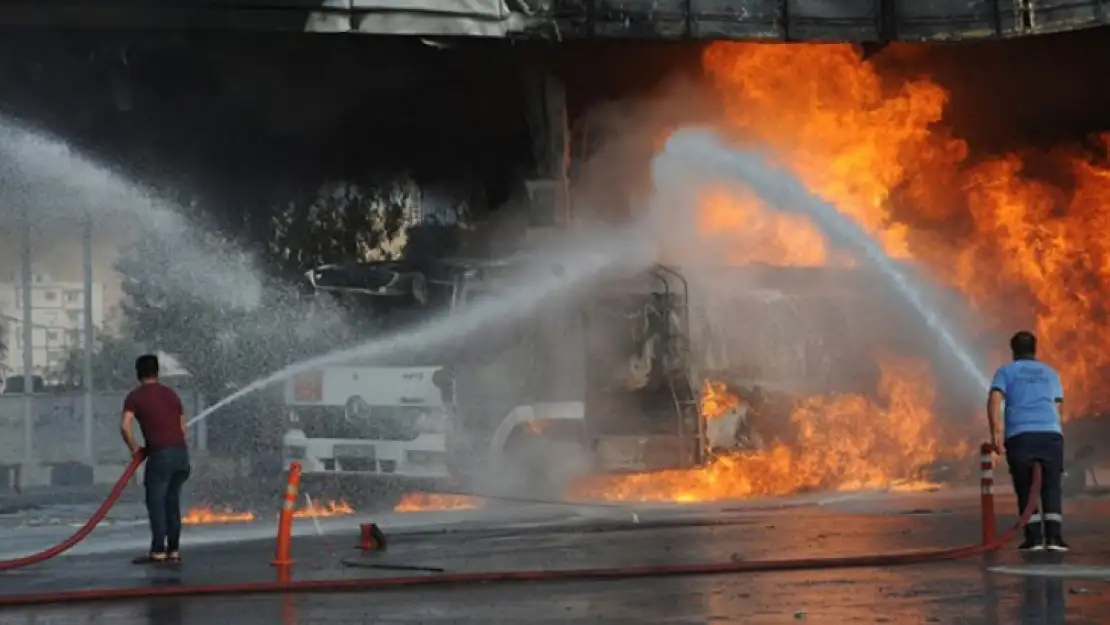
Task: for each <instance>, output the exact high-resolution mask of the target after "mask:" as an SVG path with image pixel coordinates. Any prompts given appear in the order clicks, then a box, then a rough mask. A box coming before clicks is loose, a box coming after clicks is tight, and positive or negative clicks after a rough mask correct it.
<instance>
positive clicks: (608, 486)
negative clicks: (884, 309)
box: [568, 354, 941, 503]
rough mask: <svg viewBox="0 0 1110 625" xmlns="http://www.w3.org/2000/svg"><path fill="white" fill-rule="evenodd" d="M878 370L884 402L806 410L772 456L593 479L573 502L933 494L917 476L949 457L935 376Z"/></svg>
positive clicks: (924, 369)
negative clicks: (940, 430)
mask: <svg viewBox="0 0 1110 625" xmlns="http://www.w3.org/2000/svg"><path fill="white" fill-rule="evenodd" d="M879 362H880V366H881V370H882V375H881V378H880V380H879V383H878V389H877V393H876V395H877V397H878V401H875V402H873V401H871V400H870V399H868V398H867V397H864V396H862V395H833V396H829V397H810V398H807V399H805V400H802V401H801V402H799V404H798V405H797V406H796V407H795V408H794V410H793V411H792V413H791V414H790V419H789V421H790V426H791V430H792V438H791V440H777V441H774V442H773V443H772V444H771V445H770V446H769V449H768V450H766V451H760V452H735V453H732V454H730V455H724V456H718V457H717V458H716V459H715V460H714V461H713V462H712V463H710V464H709V465H708V466H706V467H703V468H697V469H682V470H671V471H661V472H652V473H641V474H632V475H627V474H626V475H594V476H588V477H586V478H583V479H582V480H580V481H579V482H577V483H576V484H574V485H573V486H572V487H571V488H570V490H569V492H568V495H569V497H570V498H571V499H576V500H585V499H593V500H615V501H673V502H687V503H688V502H700V501H714V500H725V499H740V498H749V497H768V496H776V495H786V494H790V493H795V492H798V491H802V490H807V489H822V490H858V489H880V488H890V489H894V490H899V489H901V490H905V489H914V488H918V489H922V490H924V489H927V488H928V487H929V485H928V484H927V483H923V482H920V481H919V480H917V477H918V476H917V471H918V470H919V469H920V467H921V466H923V465H925V464H927V463H929V462H931V461H932V460H934V459H935V458H936V457H937V455H938V454H939V453H940V451H941V442H940V441H939V440H938V438H937V436H936V432H937V428H936V427H935V423H934V419H933V414H932V412H931V408H930V407H931V406H932V405H933V399H934V397H933V395H934V389H933V383H932V376H931V373H930V370H929V366H928V364H927V363H924V362H922V361H918V360H913V359H907V358H904V357H900V356H896V355H893V354H884V355H881V356H880V359H879ZM714 389H715V393H716V392H717V391H719V390H721V389H720V388H718V387H714ZM733 400H734V401H739V398H735V397H734V398H733Z"/></svg>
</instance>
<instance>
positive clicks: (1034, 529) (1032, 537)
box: [1018, 521, 1044, 551]
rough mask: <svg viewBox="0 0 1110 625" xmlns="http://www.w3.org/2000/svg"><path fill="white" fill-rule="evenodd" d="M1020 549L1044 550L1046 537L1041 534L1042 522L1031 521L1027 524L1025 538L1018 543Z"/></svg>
mask: <svg viewBox="0 0 1110 625" xmlns="http://www.w3.org/2000/svg"><path fill="white" fill-rule="evenodd" d="M1018 550H1019V551H1044V537H1043V536H1042V535H1041V523H1040V521H1037V522H1035V523H1029V524H1028V525H1026V526H1025V540H1024V541H1022V543H1021V544H1020V545H1018Z"/></svg>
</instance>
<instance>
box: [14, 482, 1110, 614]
mask: <svg viewBox="0 0 1110 625" xmlns="http://www.w3.org/2000/svg"><path fill="white" fill-rule="evenodd" d="M1105 505H1106V504H1105V503H1103V502H1089V503H1081V502H1079V503H1073V504H1072V505H1070V506H1069V515H1070V516H1069V531H1070V539H1071V541H1072V543H1073V545H1074V546H1075V547H1076V548H1077V549H1076V551H1075V552H1073V553H1071V554H1068V555H1067V556H1065V557H1060V556H1055V557H1054V556H1051V555H1048V554H1040V555H1038V556H1036V557H1034V558H1027V559H1024V560H1023V559H1022V558H1020V557H1018V554H1017V553H1016V552H1014V551H1013V548H1012V547H1010V548H1007V549H1006V550H1005V551H1004V552H1002V553H1000V554H998V555H997V556H991V557H988V558H978V559H973V560H967V561H960V562H947V563H938V564H929V565H919V566H910V567H899V568H872V569H848V570H815V571H799V572H791V573H774V574H745V575H722V576H712V577H659V578H648V579H638V580H621V581H607V582H559V583H516V584H496V585H489V584H487V585H471V586H455V587H436V588H414V589H411V590H406V591H389V592H373V593H369V592H367V593H360V594H336V595H298V596H285V597H283V596H266V597H250V598H198V599H175V600H154V601H143V602H130V603H119V604H97V605H86V606H73V607H68V608H60V607H41V608H18V609H17V608H13V609H7V610H0V625H9V624H10V625H16V624H20V625H23V624H26V625H31V624H32V623H34V624H40V623H51V624H58V625H62V624H82V625H84V624H92V623H112V624H119V625H131V624H150V625H175V624H182V625H186V624H188V625H192V624H203V625H213V624H216V623H236V624H244V625H250V624H256V623H257V624H263V623H265V624H270V623H280V624H283V625H285V624H294V623H295V624H298V625H304V624H307V623H390V624H402V623H404V624H408V623H412V624H416V623H422V624H428V625H436V624H447V623H475V624H482V625H484V624H494V623H505V624H513V625H518V624H524V623H571V624H582V625H585V624H587V623H629V624H632V623H636V624H640V625H651V624H656V623H659V624H663V623H666V624H687V623H786V622H806V623H834V624H839V623H984V624H990V625H994V624H1011V623H1021V624H1026V623H1029V624H1042V623H1044V624H1049V623H1065V622H1066V623H1104V622H1108V621H1107V618H1106V616H1105V615H1106V614H1108V613H1110V583H1108V581H1107V580H1110V568H1105V569H1104V568H1102V566H1101V565H1103V564H1106V563H1110V529H1108V528H1107V527H1106V526H1105V521H1104V519H1105V518H1107V517H1106V514H1105V513H1106V509H1105ZM640 518H641V519H642V522H641V523H640V524H639V525H633V524H630V523H628V522H627V521H622V522H621V523H620V524H613V523H608V524H607V522H606V520H605V519H598V518H591V519H585V520H581V521H580V522H573V523H572V522H569V521H567V519H566V518H565V517H564V518H563V519H562V520H560V521H558V522H553V523H552V524H551V525H543V524H540V525H534V526H529V527H527V528H525V527H520V526H516V527H507V526H503V527H493V526H489V527H481V528H475V527H470V528H468V529H467V530H466V531H463V532H457V533H444V532H424V533H422V534H421V533H411V534H404V533H398V535H397V536H396V539H395V543H394V544H393V545H391V547H390V550H389V552H387V553H386V554H382V555H379V556H375V558H377V559H376V560H375V561H376V562H380V563H389V562H392V563H396V564H406V565H417V566H436V567H442V568H444V569H446V570H448V571H481V570H494V569H517V568H520V569H533V570H534V569H557V568H572V567H582V566H623V565H631V564H644V563H688V562H718V561H722V560H728V559H741V560H757V559H771V558H774V559H778V558H793V557H819V556H832V555H844V554H858V553H874V552H883V551H904V550H909V549H919V548H924V547H936V546H953V545H958V544H965V543H971V542H975V540H976V539H977V537H978V535H979V531H980V530H979V527H978V515H977V511H976V510H975V508H974V506H973V505H971V504H970V502H969V501H964V500H953V501H948V500H945V501H943V502H942V501H940V500H939V499H936V498H934V499H928V500H923V502H916V501H909V500H905V499H899V500H897V501H895V500H890V501H878V502H870V503H866V504H861V503H859V502H855V503H853V504H852V505H851V506H841V507H839V508H836V509H833V508H827V507H822V508H807V509H797V510H789V511H781V512H775V513H758V514H756V513H747V514H736V515H731V516H727V517H723V518H722V517H721V516H720V515H717V516H715V517H714V518H715V519H716V520H717V521H725V522H726V523H724V524H717V525H701V526H697V527H678V526H673V525H671V524H669V523H666V522H663V521H667V518H666V514H665V513H661V512H660V513H655V517H653V516H652V513H643V514H641V517H640ZM609 521H612V520H611V519H610V520H609ZM352 534H353V532H352ZM347 546H348V545H347V544H346V543H344V544H341V545H339V546H338V548H339V550H340V551H342V552H347ZM294 550H295V556H296V557H297V558H298V569H297V573H296V576H297V577H298V578H302V579H320V578H334V577H347V578H349V577H352V576H365V575H368V574H371V573H370V572H369V571H367V570H365V569H342V568H340V567H338V566H337V562H338V559H339V555H340V554H338V553H337V552H336V544H335V541H334V540H331V541H330V542H329V541H325V540H322V539H312V538H302V539H298V542H297V543H296V545H295V547H294ZM271 553H272V544H271V543H269V542H250V543H236V544H230V545H224V546H219V547H207V548H200V549H195V550H193V551H190V559H189V560H188V562H187V563H186V565H185V566H184V567H183V568H182V569H181V571H179V572H173V571H169V570H157V571H156V570H148V569H137V568H136V567H130V566H128V565H126V564H124V562H125V561H126V558H125V557H124V556H125V555H130V554H112V555H96V556H80V557H73V558H68V559H65V560H58V561H55V562H52V563H48V564H47V565H45V566H44V567H42V568H40V569H35V570H25V571H20V572H16V573H14V574H7V575H0V595H3V594H15V593H20V592H43V591H49V590H51V589H59V588H74V587H89V586H95V587H98V588H111V587H126V586H136V585H155V584H201V583H221V582H237V581H248V580H263V579H272V578H273V572H272V570H271V569H270V568H269V567H268V566H267V563H268V560H269V556H270V555H271ZM1061 562H1063V563H1065V564H1066V565H1068V566H1071V567H1073V568H1067V567H1066V566H1061V564H1060V563H1061ZM1074 567H1085V568H1074ZM377 574H378V575H389V574H392V573H390V572H387V571H378V573H377Z"/></svg>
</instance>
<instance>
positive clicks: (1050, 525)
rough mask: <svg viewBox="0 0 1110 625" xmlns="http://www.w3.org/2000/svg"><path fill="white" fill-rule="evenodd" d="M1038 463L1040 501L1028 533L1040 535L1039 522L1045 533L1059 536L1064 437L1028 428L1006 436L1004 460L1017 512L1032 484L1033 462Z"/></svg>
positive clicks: (1023, 507) (1019, 511) (1061, 509)
mask: <svg viewBox="0 0 1110 625" xmlns="http://www.w3.org/2000/svg"><path fill="white" fill-rule="evenodd" d="M1038 462H1039V463H1040V464H1041V469H1042V473H1041V476H1042V481H1041V492H1040V493H1033V496H1037V495H1038V494H1039V495H1040V499H1041V505H1040V508H1039V509H1038V510H1036V512H1035V513H1034V514H1033V516H1032V518H1031V519H1030V520H1029V527H1027V528H1026V535H1027V537H1033V538H1036V537H1039V536H1040V535H1041V524H1042V522H1043V523H1044V528H1045V530H1046V532H1047V533H1048V535H1049V536H1050V537H1051V536H1054V535H1055V536H1059V533H1060V530H1061V525H1062V523H1063V522H1064V504H1063V498H1064V495H1063V487H1062V482H1063V477H1064V437H1063V436H1062V435H1060V434H1057V433H1055V432H1027V433H1025V434H1018V435H1017V436H1014V437H1012V438H1008V439H1006V463H1007V464H1009V465H1010V476H1011V477H1012V478H1013V481H1014V493H1015V494H1016V495H1017V499H1018V514H1021V513H1022V512H1024V511H1025V507H1026V506H1027V505H1028V504H1029V496H1030V492H1029V489H1030V488H1031V487H1032V485H1033V465H1035V464H1036V463H1038Z"/></svg>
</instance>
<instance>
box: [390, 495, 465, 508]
mask: <svg viewBox="0 0 1110 625" xmlns="http://www.w3.org/2000/svg"><path fill="white" fill-rule="evenodd" d="M485 503H486V502H485V500H484V499H482V498H480V497H469V496H467V495H441V494H438V493H405V494H404V496H402V497H401V501H400V502H399V503H398V504H397V505H396V506H394V507H393V511H394V512H432V511H440V510H472V509H474V508H480V507H482V506H483V505H485Z"/></svg>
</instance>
